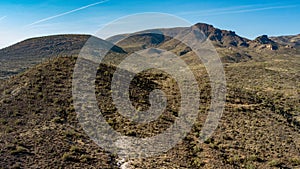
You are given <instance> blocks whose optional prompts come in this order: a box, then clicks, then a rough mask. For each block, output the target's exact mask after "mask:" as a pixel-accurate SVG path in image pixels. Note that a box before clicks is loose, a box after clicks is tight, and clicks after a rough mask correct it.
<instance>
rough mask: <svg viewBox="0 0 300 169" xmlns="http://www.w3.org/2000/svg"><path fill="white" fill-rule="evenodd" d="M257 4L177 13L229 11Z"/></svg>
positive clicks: (193, 13) (192, 13)
mask: <svg viewBox="0 0 300 169" xmlns="http://www.w3.org/2000/svg"><path fill="white" fill-rule="evenodd" d="M256 6H258V5H241V6H232V7H226V8H215V9H207V10H200V11H199V10H197V11H187V12H180V13H178V14H179V15H195V14H203V13H213V12H223V11H231V10H241V9H247V8H251V7H256Z"/></svg>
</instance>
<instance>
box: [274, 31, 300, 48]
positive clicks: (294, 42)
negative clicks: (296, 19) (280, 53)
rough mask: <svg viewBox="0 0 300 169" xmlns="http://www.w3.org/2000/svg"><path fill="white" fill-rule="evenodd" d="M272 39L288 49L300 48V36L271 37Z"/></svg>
mask: <svg viewBox="0 0 300 169" xmlns="http://www.w3.org/2000/svg"><path fill="white" fill-rule="evenodd" d="M271 39H272V40H273V41H275V42H277V43H278V44H281V45H285V46H286V47H295V48H300V34H299V35H290V36H278V37H271Z"/></svg>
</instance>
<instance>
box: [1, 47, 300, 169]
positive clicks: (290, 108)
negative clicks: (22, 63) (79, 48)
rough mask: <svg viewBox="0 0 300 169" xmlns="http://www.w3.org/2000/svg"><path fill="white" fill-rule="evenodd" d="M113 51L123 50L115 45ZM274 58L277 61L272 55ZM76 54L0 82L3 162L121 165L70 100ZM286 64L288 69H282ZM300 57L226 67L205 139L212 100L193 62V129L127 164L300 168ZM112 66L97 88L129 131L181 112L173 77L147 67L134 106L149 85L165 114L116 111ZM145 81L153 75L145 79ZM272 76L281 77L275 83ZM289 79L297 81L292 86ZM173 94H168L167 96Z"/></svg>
mask: <svg viewBox="0 0 300 169" xmlns="http://www.w3.org/2000/svg"><path fill="white" fill-rule="evenodd" d="M111 56H112V57H113V56H119V57H122V56H126V53H118V52H112V54H111ZM273 59H276V60H273ZM75 61H76V57H74V56H68V57H66V56H61V57H56V58H53V59H50V60H48V61H46V62H43V63H42V64H39V65H37V66H34V67H33V68H31V69H29V70H27V71H26V72H25V73H23V74H21V75H17V76H14V77H12V78H10V79H8V80H6V81H5V82H4V83H2V84H1V85H0V93H1V96H0V112H1V114H0V121H1V123H0V131H1V132H0V149H1V155H0V159H1V160H0V167H1V168H37V167H38V168H60V167H62V168H118V167H119V165H118V162H119V161H118V157H117V156H116V155H115V154H110V153H108V152H106V151H105V150H104V149H102V148H101V147H98V146H97V145H96V144H95V143H94V142H93V141H92V140H91V139H90V138H89V137H88V136H87V135H86V134H85V132H84V131H83V130H82V128H81V126H80V124H79V123H78V120H77V118H76V113H75V110H74V107H73V99H72V89H71V87H72V74H73V67H74V64H75ZM286 64H288V65H289V71H284V70H283V68H284V67H285V66H286ZM297 65H299V56H293V57H291V56H290V57H283V56H275V58H274V56H272V57H270V59H269V60H268V61H265V62H241V63H232V64H229V65H227V66H226V68H225V71H226V74H227V83H228V89H227V90H228V93H227V99H226V102H227V103H226V108H225V112H224V114H223V117H222V119H221V121H220V124H219V127H218V128H217V130H216V131H215V133H214V134H213V136H212V137H211V138H210V139H209V140H206V141H205V143H203V144H201V143H199V140H198V136H199V133H200V130H201V127H202V125H203V122H204V120H205V118H206V114H207V112H206V111H207V108H208V106H209V104H208V103H209V102H208V101H209V99H210V95H209V93H210V87H209V80H208V76H207V74H206V73H205V69H204V67H203V66H201V65H198V67H193V69H195V70H197V72H198V73H199V74H196V75H195V76H196V78H197V81H198V82H199V87H200V89H201V107H200V109H199V118H198V121H197V123H196V124H195V126H194V127H193V130H192V131H191V132H190V133H189V134H188V136H187V137H185V139H184V140H183V141H182V142H180V143H178V144H177V145H176V146H175V147H174V148H172V149H171V150H169V151H168V152H167V153H165V154H162V155H160V156H156V157H152V158H145V159H135V160H129V161H128V162H129V163H128V165H127V167H128V168H200V167H203V168H297V167H300V159H299V157H300V132H299V122H298V121H297V118H296V117H297V116H299V114H297V113H298V112H299V86H298V87H297V85H299V83H298V82H299V67H298V66H297ZM114 71H115V67H114V66H113V65H107V64H102V65H100V67H99V68H98V76H97V80H96V95H97V99H98V102H99V108H100V109H101V110H103V111H104V113H103V115H104V116H105V118H106V120H107V122H108V123H109V124H110V125H111V126H112V127H113V128H114V129H115V130H117V131H119V132H120V133H122V134H124V135H127V136H136V137H149V136H153V135H155V134H157V133H160V132H163V130H164V129H166V128H168V127H169V126H170V124H172V123H173V122H174V119H175V118H176V116H177V115H176V114H177V113H178V105H177V104H176V103H178V102H176V101H174V100H176V99H178V96H179V93H178V88H177V87H176V83H174V81H172V78H171V77H169V76H168V75H167V74H164V73H162V72H155V71H151V70H150V71H147V72H144V73H142V74H139V75H138V76H137V77H136V78H135V80H134V81H133V82H132V84H131V87H130V90H131V91H132V92H131V93H132V95H131V100H132V101H133V105H134V106H136V107H141V108H142V109H146V108H147V107H148V106H149V102H148V99H147V95H148V94H149V92H150V91H151V90H153V89H154V88H159V89H162V90H164V91H165V92H166V93H167V94H168V93H169V94H170V95H169V96H170V98H169V99H171V102H168V106H167V109H166V111H165V112H164V114H163V115H162V116H161V117H160V118H159V119H158V120H156V121H155V122H153V123H150V124H146V125H143V124H135V123H132V122H130V121H128V120H127V119H126V118H124V117H122V116H120V114H118V113H117V109H116V108H115V106H114V104H113V101H112V98H111V96H110V93H111V88H110V82H111V80H112V79H111V78H112V74H113V72H114ZM149 80H150V81H149ZM274 81H277V82H278V83H276V84H275V83H274ZM293 86H294V87H295V88H293ZM172 100H173V101H172Z"/></svg>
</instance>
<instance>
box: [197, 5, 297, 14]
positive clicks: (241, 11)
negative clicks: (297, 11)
mask: <svg viewBox="0 0 300 169" xmlns="http://www.w3.org/2000/svg"><path fill="white" fill-rule="evenodd" d="M297 6H298V5H286V6H269V7H261V8H252V9H242V10H233V11H225V12H218V13H210V14H204V15H200V16H215V15H224V14H234V13H247V12H255V11H264V10H271V9H284V8H294V7H297Z"/></svg>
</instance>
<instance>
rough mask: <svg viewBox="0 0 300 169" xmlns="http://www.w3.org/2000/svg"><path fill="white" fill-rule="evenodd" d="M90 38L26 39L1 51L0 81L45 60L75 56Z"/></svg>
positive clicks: (80, 36)
mask: <svg viewBox="0 0 300 169" xmlns="http://www.w3.org/2000/svg"><path fill="white" fill-rule="evenodd" d="M90 37H91V36H90V35H53V36H45V37H38V38H32V39H27V40H24V41H22V42H19V43H17V44H14V45H12V46H9V47H7V48H4V49H1V50H0V79H4V78H6V77H9V76H12V75H16V74H18V73H20V72H23V71H24V70H26V69H28V68H30V67H32V66H34V65H36V64H38V63H41V62H42V61H44V60H47V59H51V58H54V57H60V56H77V55H78V54H79V52H80V50H81V48H82V47H83V46H84V44H85V43H86V41H87V40H88V39H89V38H90ZM116 50H118V49H116ZM119 50H120V51H122V49H119Z"/></svg>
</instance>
